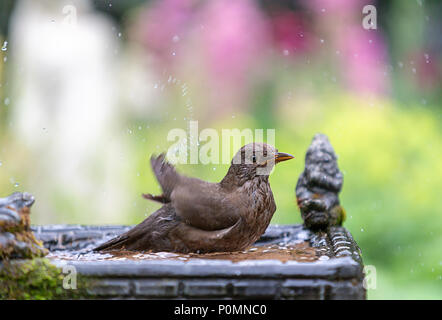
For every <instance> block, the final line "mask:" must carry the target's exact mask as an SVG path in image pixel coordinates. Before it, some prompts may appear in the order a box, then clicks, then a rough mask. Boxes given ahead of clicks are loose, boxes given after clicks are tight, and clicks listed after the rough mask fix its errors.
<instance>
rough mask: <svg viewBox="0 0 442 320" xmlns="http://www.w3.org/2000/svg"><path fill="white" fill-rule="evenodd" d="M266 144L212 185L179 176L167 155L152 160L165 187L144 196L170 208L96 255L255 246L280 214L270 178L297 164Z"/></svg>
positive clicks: (244, 154)
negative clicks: (281, 165)
mask: <svg viewBox="0 0 442 320" xmlns="http://www.w3.org/2000/svg"><path fill="white" fill-rule="evenodd" d="M292 158H293V156H292V155H290V154H287V153H282V152H278V150H277V149H275V148H274V147H273V146H271V145H268V144H265V143H251V144H248V145H245V146H243V147H242V148H241V149H240V150H239V151H238V152H237V153H236V155H235V156H234V157H233V159H232V162H231V166H230V168H229V170H228V172H227V174H226V176H225V177H224V178H223V179H222V180H221V182H219V183H210V182H206V181H202V180H200V179H196V178H190V177H186V176H184V175H181V174H179V173H178V172H177V171H176V170H175V168H174V167H173V165H172V164H170V163H169V162H167V161H166V160H165V156H164V154H161V155H159V156H158V157H152V158H151V166H152V169H153V172H154V174H155V176H156V178H157V180H158V182H159V184H160V186H161V188H162V191H163V193H162V194H161V195H159V196H154V195H151V194H144V195H143V197H144V198H146V199H149V200H152V201H156V202H160V203H163V204H164V205H163V206H162V207H161V208H160V209H159V210H157V211H156V212H154V213H153V214H151V215H150V216H149V217H148V218H146V219H145V220H144V221H143V222H141V223H140V224H138V225H137V226H135V227H134V228H132V229H131V230H129V231H128V232H126V233H124V234H122V235H120V236H118V237H116V238H114V239H112V240H110V241H108V242H106V243H104V244H102V245H100V246H98V247H97V248H95V249H94V250H95V251H108V250H132V251H148V250H149V251H153V252H158V251H172V252H182V253H188V252H199V253H204V252H232V251H239V250H244V249H246V248H247V247H249V246H250V245H252V244H253V243H254V242H255V241H256V240H258V238H259V237H260V236H261V235H262V234H263V233H264V231H265V230H266V229H267V226H268V225H269V223H270V220H271V218H272V216H273V214H274V212H275V210H276V205H275V201H274V199H273V194H272V190H271V189H270V184H269V174H270V172H271V170H272V169H273V167H274V166H275V164H276V163H278V162H281V161H285V160H289V159H292Z"/></svg>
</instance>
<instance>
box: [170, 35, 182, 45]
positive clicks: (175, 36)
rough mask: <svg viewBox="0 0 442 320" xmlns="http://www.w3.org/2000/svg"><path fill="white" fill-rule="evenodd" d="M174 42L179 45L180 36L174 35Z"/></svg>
mask: <svg viewBox="0 0 442 320" xmlns="http://www.w3.org/2000/svg"><path fill="white" fill-rule="evenodd" d="M172 41H173V42H175V43H177V42H178V41H180V37H179V36H178V35H174V36H173V38H172Z"/></svg>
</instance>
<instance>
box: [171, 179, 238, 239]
mask: <svg viewBox="0 0 442 320" xmlns="http://www.w3.org/2000/svg"><path fill="white" fill-rule="evenodd" d="M171 201H172V204H173V206H174V208H175V211H176V213H177V216H178V217H179V218H180V219H181V220H182V221H183V222H184V223H186V224H188V225H190V226H192V227H195V228H198V229H202V230H207V231H213V230H221V229H225V228H228V227H231V226H233V225H234V224H235V223H236V222H237V221H238V219H239V218H240V216H241V214H240V213H241V212H242V210H244V207H245V205H244V204H243V203H242V202H241V197H240V196H239V195H238V194H235V193H229V192H225V191H224V190H223V189H222V188H221V187H220V185H219V184H218V183H210V182H206V181H202V180H199V179H196V178H188V177H185V176H182V177H181V181H180V183H179V184H177V185H176V186H175V188H174V190H173V193H172V195H171Z"/></svg>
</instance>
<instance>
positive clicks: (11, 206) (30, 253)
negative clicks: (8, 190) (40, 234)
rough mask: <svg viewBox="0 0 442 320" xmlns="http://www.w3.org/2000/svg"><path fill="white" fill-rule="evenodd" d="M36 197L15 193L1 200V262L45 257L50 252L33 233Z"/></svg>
mask: <svg viewBox="0 0 442 320" xmlns="http://www.w3.org/2000/svg"><path fill="white" fill-rule="evenodd" d="M33 204H34V197H33V196H32V195H30V194H29V193H19V192H15V193H13V194H12V195H10V196H9V197H7V198H0V260H5V259H31V258H35V257H43V256H45V255H46V254H47V253H48V251H47V250H46V249H45V248H44V247H43V245H42V244H41V242H40V241H38V240H37V239H36V238H35V237H34V234H33V233H32V231H31V220H30V217H29V215H30V213H31V211H30V208H31V206H32V205H33Z"/></svg>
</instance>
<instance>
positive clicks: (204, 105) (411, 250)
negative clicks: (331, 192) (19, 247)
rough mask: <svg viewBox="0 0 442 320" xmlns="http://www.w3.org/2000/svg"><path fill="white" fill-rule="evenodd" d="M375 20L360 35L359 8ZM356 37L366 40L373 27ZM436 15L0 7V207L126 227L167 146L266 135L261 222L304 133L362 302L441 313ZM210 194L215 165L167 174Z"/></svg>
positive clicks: (276, 6)
mask: <svg viewBox="0 0 442 320" xmlns="http://www.w3.org/2000/svg"><path fill="white" fill-rule="evenodd" d="M366 5H374V6H375V8H376V12H377V19H376V27H377V28H376V29H370V30H367V29H365V28H364V27H363V24H362V21H363V19H364V17H365V16H366V14H363V12H362V9H363V7H364V6H366ZM372 23H374V22H373V21H372ZM441 34H442V2H440V1H436V0H434V1H424V0H417V1H415V0H409V1H400V0H394V1H368V0H354V1H344V0H295V1H282V0H273V1H265V0H261V1H258V0H241V1H229V0H206V1H202V0H162V1H159V0H158V1H141V0H125V1H123V0H112V1H109V0H95V1H88V0H77V1H76V0H72V1H65V0H20V1H14V0H2V1H1V2H0V46H1V51H0V197H3V196H7V195H8V194H10V193H12V192H14V191H27V192H30V193H32V194H33V195H35V197H36V199H37V200H36V203H35V205H34V207H33V213H32V221H33V223H34V224H48V223H66V224H67V223H75V224H136V223H138V222H140V221H141V220H143V219H144V218H145V217H146V216H148V215H149V214H151V213H152V212H154V211H155V210H156V209H157V208H158V205H156V204H154V203H151V202H148V201H145V200H143V199H142V198H141V196H140V195H141V193H142V192H153V193H158V192H159V191H160V189H159V186H158V184H157V182H156V181H155V180H154V177H153V175H152V172H151V169H150V167H149V158H150V156H151V154H153V153H160V152H163V151H167V149H168V148H169V146H170V145H171V144H172V143H173V142H171V141H167V135H168V132H169V130H171V129H173V128H183V129H187V128H188V127H189V122H190V121H198V124H199V128H200V130H202V129H204V128H215V129H217V130H219V132H221V130H222V129H233V128H239V129H244V128H251V129H252V130H254V129H255V128H258V129H275V133H276V147H277V148H278V149H279V150H280V151H284V152H289V153H291V154H294V155H295V157H296V158H295V160H292V161H290V162H287V163H283V164H281V165H280V166H278V168H277V169H276V170H275V171H274V172H273V174H272V175H271V177H270V183H271V185H272V189H273V193H274V196H275V200H276V203H277V207H278V209H277V212H276V213H275V215H274V218H273V220H272V223H275V224H293V223H300V222H301V218H300V213H299V210H298V208H297V207H296V203H295V195H294V188H295V185H296V181H297V179H298V176H299V174H300V173H301V172H302V170H303V166H304V155H305V151H306V149H307V147H308V145H309V144H310V141H311V139H312V137H313V135H314V134H315V133H317V132H322V133H325V134H327V135H328V136H329V138H330V141H331V143H332V145H333V146H334V148H335V151H336V153H337V154H338V155H339V162H338V164H339V167H340V169H341V171H343V173H344V187H343V191H342V194H341V202H342V204H343V206H344V207H345V209H346V211H347V221H346V222H345V226H346V227H347V228H348V229H349V230H350V231H351V233H352V234H353V236H354V238H355V239H356V241H357V242H358V244H359V246H360V247H361V250H362V253H363V259H364V263H365V264H367V265H373V266H375V267H376V271H377V283H376V289H373V290H369V292H368V297H369V298H371V299H385V298H394V299H412V298H417V299H420V298H427V299H442V233H441V230H442V197H441V192H442V160H441V159H442V121H441V120H442V119H441V111H442V90H441V89H442V58H441V56H442V36H441ZM178 167H179V170H180V171H181V172H184V173H186V174H189V175H192V176H196V177H199V178H203V179H206V180H209V181H218V180H220V179H221V178H222V177H223V176H224V174H225V173H226V170H227V165H223V164H220V165H202V164H199V165H179V166H178Z"/></svg>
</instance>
